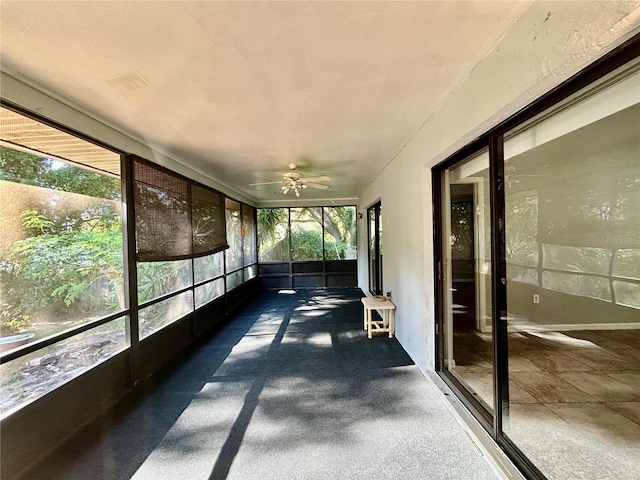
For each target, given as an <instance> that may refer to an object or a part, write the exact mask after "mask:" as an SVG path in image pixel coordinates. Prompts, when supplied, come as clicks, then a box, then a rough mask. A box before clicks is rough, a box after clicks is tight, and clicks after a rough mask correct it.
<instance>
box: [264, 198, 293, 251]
mask: <svg viewBox="0 0 640 480" xmlns="http://www.w3.org/2000/svg"><path fill="white" fill-rule="evenodd" d="M290 260H291V258H290V252H289V209H288V208H261V209H259V210H258V261H260V262H289V261H290Z"/></svg>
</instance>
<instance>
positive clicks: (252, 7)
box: [0, 0, 531, 203]
mask: <svg viewBox="0 0 640 480" xmlns="http://www.w3.org/2000/svg"><path fill="white" fill-rule="evenodd" d="M530 3H531V2H529V1H517V2H509V1H463V2H457V1H444V2H435V1H425V2H205V1H201V2H156V1H151V2H134V1H126V2H93V1H81V2H66V1H65V2H57V1H53V2H13V1H6V0H3V1H2V2H1V3H0V20H1V60H2V65H3V68H5V69H6V70H7V71H9V72H13V73H17V74H20V75H23V76H25V77H27V78H29V79H31V80H32V81H33V82H35V83H36V84H39V85H41V86H43V87H44V88H45V89H48V90H51V91H53V92H56V93H57V94H58V95H59V96H61V97H63V98H66V99H68V100H70V101H71V102H72V103H73V104H76V105H78V106H80V107H82V108H83V109H84V110H85V111H88V112H90V113H91V114H92V115H93V116H95V117H96V118H98V119H101V120H102V121H104V122H105V123H107V124H109V125H111V126H114V127H116V128H117V129H119V130H121V131H122V132H124V133H126V134H129V135H130V136H132V137H134V138H137V139H141V140H142V141H144V142H146V143H148V144H150V145H153V146H154V147H155V148H156V149H158V150H160V151H161V152H162V153H166V154H168V155H169V156H172V157H173V158H175V159H176V160H178V161H180V162H182V163H184V164H186V165H188V166H190V167H192V168H194V169H195V170H197V171H200V172H202V173H204V174H206V175H208V176H210V177H212V178H214V179H216V180H218V181H219V182H221V183H223V184H225V185H227V186H229V187H231V188H233V189H235V190H237V191H238V192H241V193H243V194H244V195H247V196H248V197H250V198H252V199H254V200H255V201H256V202H259V203H260V202H269V201H273V200H281V199H282V194H281V193H280V192H279V189H278V188H277V186H275V188H274V186H260V187H253V186H249V184H250V183H255V182H267V181H277V180H278V179H279V177H278V176H277V175H276V174H275V173H274V172H276V171H280V172H282V171H286V168H287V167H286V166H287V164H289V163H291V162H294V163H299V164H300V170H302V171H303V172H304V173H305V174H306V175H307V176H309V175H328V176H330V177H332V181H331V190H330V191H327V192H324V191H319V190H311V189H306V190H305V191H304V192H303V193H302V194H301V195H302V196H303V197H304V198H306V199H309V200H328V199H340V198H353V197H358V196H359V195H360V193H361V192H362V191H363V190H364V188H365V187H366V186H367V185H368V184H370V183H371V182H372V181H373V180H374V178H375V177H376V176H377V175H378V174H379V173H380V171H381V170H382V169H383V168H384V167H385V165H387V164H388V163H389V162H390V161H391V160H392V159H393V158H394V156H395V155H396V154H397V153H398V152H399V151H400V150H401V149H402V147H403V146H404V145H405V144H406V142H407V141H408V140H409V139H410V138H411V137H412V136H413V134H414V133H415V132H416V131H417V130H418V129H419V128H420V126H421V125H422V124H423V123H424V122H425V121H426V120H427V119H428V118H429V116H430V115H431V114H432V113H433V112H434V111H435V110H437V108H438V107H439V105H440V104H441V103H442V102H443V101H444V100H445V99H446V98H447V96H448V95H449V94H451V92H452V91H454V90H455V89H456V87H457V86H458V85H460V83H461V82H462V81H464V79H465V77H466V76H467V75H468V74H469V73H470V71H471V70H472V69H473V67H474V66H475V65H476V64H477V63H478V62H479V61H481V59H482V58H483V57H484V56H486V55H487V53H488V52H489V51H490V50H491V49H492V48H493V47H494V46H495V45H496V44H497V42H498V41H499V40H500V38H501V37H502V36H503V35H504V34H505V33H506V32H507V31H508V29H509V28H510V27H511V26H512V25H513V23H514V22H515V21H516V20H517V18H518V17H519V16H520V15H521V14H522V13H523V12H524V11H525V10H526V8H528V6H529V5H530ZM484 93H485V92H478V95H483V94H484ZM426 160H427V159H425V161H426Z"/></svg>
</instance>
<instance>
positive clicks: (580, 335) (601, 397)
mask: <svg viewBox="0 0 640 480" xmlns="http://www.w3.org/2000/svg"><path fill="white" fill-rule="evenodd" d="M454 352H455V354H454V356H455V359H456V367H455V369H454V371H455V373H456V375H457V376H458V377H459V378H461V379H462V381H463V382H464V383H465V384H466V385H468V386H469V388H470V390H472V391H473V392H474V394H475V395H477V396H478V398H479V399H480V400H481V401H482V402H483V403H487V404H489V405H491V404H492V402H493V380H492V373H491V372H492V343H491V336H490V335H489V334H481V333H459V334H456V335H455V338H454ZM509 385H510V391H509V394H510V402H509V418H508V419H505V421H504V430H505V433H506V434H507V436H508V437H509V438H510V439H511V440H513V442H514V443H515V444H516V445H517V446H518V448H520V450H521V451H522V452H523V453H524V454H525V455H526V456H527V457H528V458H530V459H531V460H532V461H533V463H534V464H535V465H536V466H537V467H538V468H539V469H540V471H541V472H542V473H543V474H544V475H545V476H547V478H549V479H558V480H561V479H562V480H564V479H568V478H571V479H574V478H575V479H579V478H580V479H582V478H584V479H596V478H597V479H606V478H611V479H617V480H622V479H629V480H631V479H633V480H638V479H640V330H602V331H569V332H533V331H532V332H517V333H510V334H509Z"/></svg>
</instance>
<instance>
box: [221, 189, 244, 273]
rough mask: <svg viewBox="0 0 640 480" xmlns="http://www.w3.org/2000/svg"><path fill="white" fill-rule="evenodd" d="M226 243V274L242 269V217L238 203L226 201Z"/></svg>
mask: <svg viewBox="0 0 640 480" xmlns="http://www.w3.org/2000/svg"><path fill="white" fill-rule="evenodd" d="M225 205H226V209H225V212H226V221H227V241H228V242H229V249H228V250H227V251H226V252H225V256H226V270H227V273H230V272H234V271H236V270H238V269H240V268H242V217H241V216H240V203H238V202H235V201H233V200H231V199H229V198H227V199H226V203H225Z"/></svg>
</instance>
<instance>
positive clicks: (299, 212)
mask: <svg viewBox="0 0 640 480" xmlns="http://www.w3.org/2000/svg"><path fill="white" fill-rule="evenodd" d="M291 258H292V260H294V261H296V260H322V208H319V207H309V208H292V209H291Z"/></svg>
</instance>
